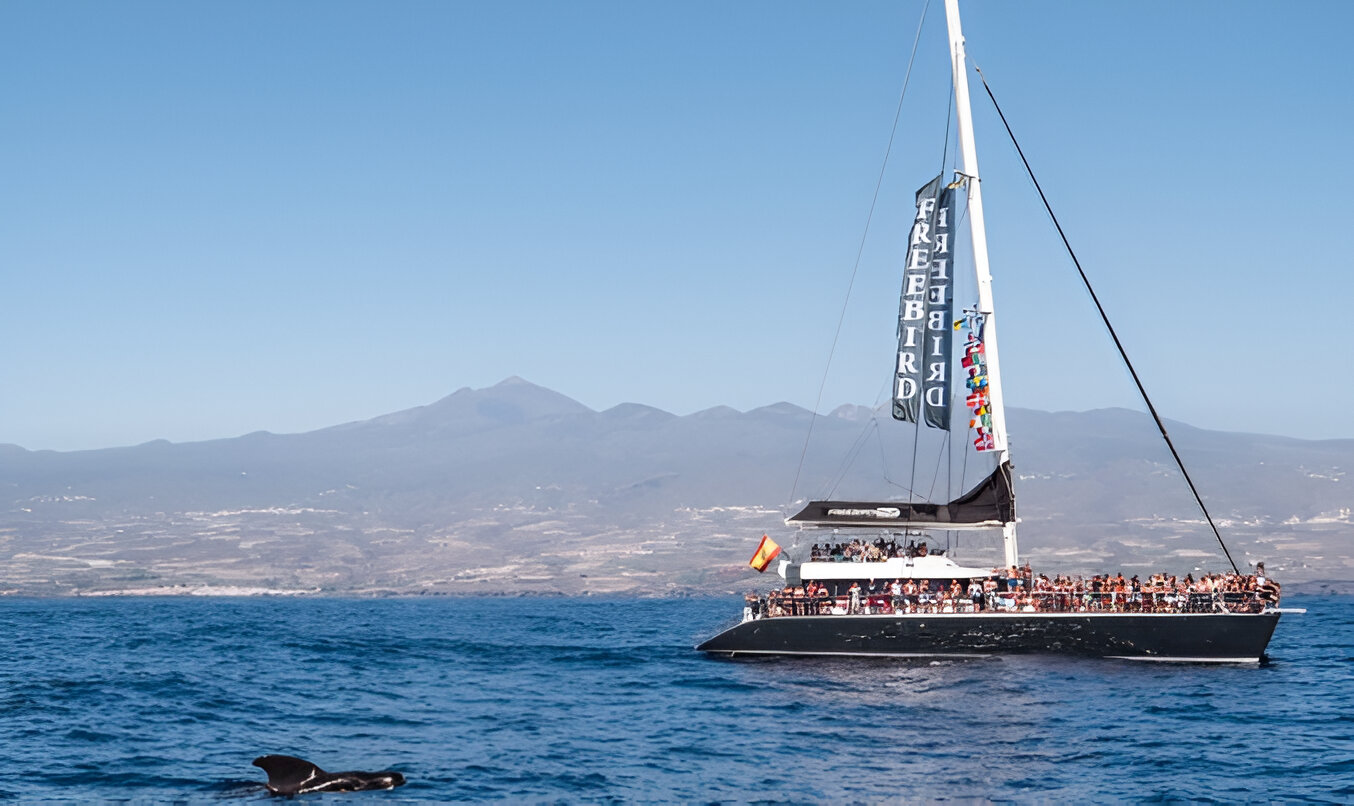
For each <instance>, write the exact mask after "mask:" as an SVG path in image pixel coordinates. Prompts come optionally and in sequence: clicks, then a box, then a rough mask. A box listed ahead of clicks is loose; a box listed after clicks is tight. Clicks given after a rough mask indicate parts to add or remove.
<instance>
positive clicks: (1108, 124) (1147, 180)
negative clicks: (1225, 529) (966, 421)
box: [0, 0, 1354, 450]
mask: <svg viewBox="0 0 1354 806" xmlns="http://www.w3.org/2000/svg"><path fill="white" fill-rule="evenodd" d="M921 9H922V3H921V2H888V3H867V2H858V3H835V2H833V3H829V2H819V3H795V2H785V1H784V0H775V1H774V2H724V1H721V2H683V3H649V2H644V3H633V2H615V3H595V2H568V3H563V2H540V3H522V2H493V3H487V2H485V3H470V2H459V3H457V2H441V1H439V2H427V3H420V2H394V3H388V2H362V3H352V2H331V1H329V0H326V1H325V2H287V3H272V2H268V3H264V2H252V3H251V2H231V3H225V2H216V3H211V2H193V3H182V2H120V3H106V2H88V3H81V2H38V1H37V0H34V1H32V2H23V1H21V0H10V2H5V3H2V4H0V75H3V76H4V79H3V80H0V132H2V136H0V289H2V290H3V309H2V310H3V315H2V316H0V344H2V345H3V349H4V358H3V361H2V362H0V443H3V442H12V443H17V444H19V445H22V446H24V447H27V448H33V449H37V448H54V449H61V450H66V449H78V448H94V447H105V446H112V445H123V444H133V443H138V442H142V441H146V440H150V439H154V438H167V439H170V440H174V441H186V440H200V439H211V438H218V437H229V436H236V435H239V434H242V433H246V432H249V431H254V430H270V431H274V432H292V431H304V430H309V429H313V428H318V427H323V426H326V425H331V424H335V423H339V422H345V421H350V420H356V419H364V418H367V417H371V416H375V415H378V414H382V413H386V412H390V411H394V410H398V409H402V408H408V407H411V406H416V405H422V404H425V403H429V402H432V401H434V400H436V399H437V398H440V397H442V396H444V395H446V394H449V393H451V392H452V391H454V390H456V389H457V388H459V387H462V386H472V387H482V386H488V385H492V384H494V383H496V382H498V381H499V380H501V379H503V378H504V377H507V376H510V375H520V376H522V377H524V378H526V379H528V380H530V381H533V382H535V383H539V384H541V385H544V386H548V387H550V388H552V389H555V390H558V391H560V392H562V393H564V394H567V395H569V396H571V397H574V398H576V399H578V400H579V401H581V402H583V403H585V404H587V405H589V406H591V407H593V408H598V409H602V408H608V407H610V406H613V405H615V404H617V403H621V402H627V401H633V402H639V403H646V404H649V405H653V406H657V407H660V408H663V409H667V410H669V411H673V412H676V413H679V414H686V413H690V412H693V411H697V410H700V409H703V408H707V407H710V406H714V405H720V404H727V405H731V406H734V407H736V408H739V409H748V408H754V407H757V406H762V405H766V404H770V403H774V402H777V401H781V400H788V401H790V402H793V403H797V404H799V405H803V406H806V407H808V406H812V405H813V404H814V402H815V398H816V395H817V391H818V384H819V381H820V379H821V377H822V373H823V369H824V365H825V362H826V360H827V355H828V350H829V348H830V346H831V343H832V337H833V332H834V329H835V327H836V322H837V316H838V312H839V311H840V309H841V306H842V301H843V298H844V296H845V293H846V288H847V283H848V279H849V278H850V275H851V269H852V266H853V263H854V261H855V255H856V251H857V248H858V245H859V243H860V239H861V233H862V231H863V229H864V227H865V222H866V216H867V213H868V211H869V208H870V202H871V195H872V192H873V188H874V183H875V178H876V175H877V173H878V171H879V168H880V165H881V162H882V159H883V154H884V148H885V145H886V143H887V140H888V137H889V132H890V127H891V124H892V120H893V115H894V110H895V106H896V103H897V98H898V93H899V89H900V88H901V86H902V81H903V76H904V74H905V71H906V63H907V57H908V54H909V51H910V48H911V45H912V39H913V35H914V32H915V29H916V25H917V22H918V19H919V17H920V14H921ZM964 10H965V19H964V26H965V31H966V34H967V37H968V41H969V52H970V55H971V56H972V57H973V58H974V59H975V60H976V61H977V63H978V65H979V66H980V67H982V69H983V71H984V73H985V74H986V75H987V76H988V78H989V80H990V81H991V82H993V84H994V89H995V91H996V93H997V95H998V99H999V100H1000V101H1001V103H1002V105H1003V107H1004V109H1005V111H1006V113H1007V115H1008V117H1009V118H1010V119H1011V122H1012V124H1013V126H1014V127H1015V129H1016V133H1017V135H1018V136H1019V137H1020V138H1021V140H1022V145H1023V146H1024V147H1025V149H1026V153H1027V154H1028V155H1029V157H1030V158H1031V160H1032V161H1033V162H1034V165H1035V169H1036V171H1038V172H1039V173H1040V178H1041V181H1042V182H1043V183H1044V186H1045V189H1046V191H1048V193H1049V194H1050V196H1051V197H1052V201H1053V204H1054V206H1055V209H1056V210H1057V211H1058V213H1059V215H1060V217H1061V218H1062V220H1063V223H1064V226H1065V227H1066V229H1067V231H1068V233H1069V235H1070V237H1071V239H1072V242H1073V245H1074V246H1075V247H1076V248H1077V250H1078V252H1079V254H1080V256H1081V258H1082V262H1083V264H1084V265H1085V266H1086V268H1087V270H1088V272H1089V273H1090V274H1091V275H1092V277H1093V279H1094V281H1096V282H1097V283H1098V286H1099V291H1100V293H1101V296H1102V298H1103V299H1104V300H1105V302H1106V304H1107V306H1108V308H1109V310H1110V314H1111V316H1112V317H1114V319H1115V320H1116V324H1117V325H1118V326H1119V327H1120V329H1121V334H1122V336H1123V338H1124V340H1125V342H1126V343H1127V345H1128V347H1129V350H1130V352H1131V353H1132V355H1133V356H1134V357H1135V360H1136V361H1137V362H1138V364H1139V365H1140V369H1141V371H1142V373H1143V376H1144V380H1145V381H1146V382H1147V384H1148V387H1149V390H1152V391H1153V392H1154V393H1155V395H1156V397H1157V399H1158V406H1159V409H1160V410H1161V412H1162V414H1163V415H1165V416H1167V417H1170V418H1174V419H1179V420H1184V421H1186V422H1189V423H1192V424H1194V425H1198V426H1201V427H1207V428H1216V429H1223V430H1238V431H1257V432H1264V433H1277V434H1286V435H1292V436H1300V437H1306V438H1324V437H1354V424H1351V419H1350V418H1349V417H1348V416H1347V415H1346V414H1345V412H1344V404H1345V401H1347V400H1349V399H1350V398H1351V391H1354V389H1352V386H1354V382H1351V379H1350V377H1349V364H1350V347H1351V344H1350V341H1351V339H1350V336H1349V329H1348V327H1346V325H1345V323H1346V319H1347V316H1348V313H1347V311H1348V308H1349V304H1350V303H1349V300H1351V299H1354V277H1351V271H1350V269H1351V265H1350V264H1351V257H1350V256H1351V255H1352V254H1354V243H1351V241H1352V240H1354V238H1352V237H1351V232H1352V231H1354V226H1351V224H1350V221H1349V219H1350V218H1351V212H1352V208H1354V201H1351V199H1352V198H1354V197H1352V196H1351V193H1350V187H1351V184H1354V183H1351V178H1354V177H1351V173H1352V171H1351V161H1350V157H1349V137H1350V135H1349V132H1350V131H1351V130H1354V120H1351V117H1352V116H1351V103H1352V99H1354V89H1351V88H1354V66H1352V65H1351V60H1350V59H1349V56H1348V50H1349V42H1348V37H1349V31H1351V30H1354V3H1345V2H1326V3H1291V4H1279V3H1269V2H1266V3H1246V2H1189V3H1180V2H1176V1H1175V0H1172V1H1171V2H1141V1H1135V2H1131V3H1129V2H1124V3H1088V2H1070V1H1069V2H1021V3H1012V2H1005V1H1004V0H1003V1H998V0H988V1H987V2H970V3H968V4H967V5H965V7H964ZM944 47H945V44H944V21H943V8H942V4H941V2H940V0H933V2H932V7H931V9H930V12H929V14H928V19H927V23H926V28H925V30H924V31H923V48H922V50H921V53H920V55H919V62H918V66H917V68H916V71H915V73H914V75H913V80H912V81H913V83H912V86H911V88H910V89H909V91H908V95H907V99H906V104H905V106H904V109H903V117H902V123H901V124H900V128H899V132H898V139H897V142H896V143H895V146H894V156H893V159H892V160H891V161H890V164H889V168H888V172H887V175H886V177H885V183H884V190H883V192H882V195H881V197H880V201H879V206H878V209H877V210H876V214H875V220H874V224H873V226H872V229H871V233H870V238H869V240H868V241H867V242H866V246H865V249H864V252H863V258H862V261H861V264H860V273H859V276H858V278H857V280H856V285H855V292H854V295H853V297H852V300H851V304H850V308H849V311H848V324H847V326H846V328H845V330H844V331H843V334H842V339H841V343H840V344H839V346H838V350H837V354H836V358H835V359H834V363H833V369H832V373H831V375H830V376H829V385H828V391H827V393H826V395H825V397H824V400H823V404H822V408H823V409H825V410H826V409H830V408H832V407H834V406H836V405H838V404H840V403H844V402H853V403H874V402H875V401H876V400H877V399H878V396H879V394H880V392H881V390H882V389H883V388H885V386H886V384H887V382H888V377H889V372H890V368H891V361H892V358H891V350H892V340H893V327H894V316H895V315H896V308H897V294H898V287H899V282H900V267H899V265H898V264H899V256H900V254H901V252H902V245H903V239H904V237H905V234H906V226H907V223H908V220H909V219H910V217H911V210H910V205H911V194H912V192H913V191H914V190H915V189H916V188H917V187H918V186H920V185H921V184H922V183H924V182H925V181H926V180H927V179H929V178H930V177H931V176H932V175H934V174H935V172H936V170H937V168H938V167H939V165H940V164H941V149H942V148H943V145H944V136H945V125H946V115H947V106H948V92H949V86H948V72H947V71H948V63H947V62H946V57H945V53H944ZM974 93H975V95H974V104H975V114H976V116H977V123H976V128H977V133H978V138H979V157H980V161H981V165H982V168H983V176H984V191H985V197H986V203H987V216H988V221H989V228H990V229H989V236H990V243H991V251H992V259H993V273H994V275H995V278H996V279H995V286H994V287H995V295H996V302H997V306H998V310H999V311H1000V315H1001V328H1002V329H1001V347H1002V358H1003V361H1004V366H1005V373H1006V375H1007V399H1008V402H1009V403H1010V404H1012V405H1017V406H1026V407H1033V408H1040V409H1051V410H1059V409H1087V408H1096V407H1101V406H1115V405H1123V406H1134V407H1136V406H1138V405H1139V404H1138V403H1137V401H1136V399H1135V397H1134V394H1135V393H1134V392H1133V390H1132V388H1131V386H1130V384H1129V381H1128V380H1127V376H1126V374H1125V372H1124V371H1123V370H1122V369H1121V368H1120V366H1119V364H1118V362H1117V359H1116V357H1115V356H1114V354H1113V352H1112V346H1111V344H1110V342H1109V340H1108V338H1107V337H1106V336H1105V335H1104V334H1103V332H1102V331H1101V329H1100V327H1099V325H1098V322H1097V321H1096V319H1095V318H1094V313H1093V311H1092V309H1091V307H1090V305H1089V302H1088V301H1087V299H1086V297H1085V293H1084V292H1083V291H1082V290H1080V287H1079V286H1078V285H1077V281H1076V279H1075V275H1074V271H1073V269H1072V267H1071V265H1070V263H1069V261H1068V260H1067V258H1066V257H1065V256H1064V255H1063V253H1062V252H1061V249H1060V246H1059V243H1058V241H1057V239H1056V234H1055V233H1054V231H1053V230H1052V228H1051V226H1050V225H1049V224H1048V223H1047V220H1046V217H1045V216H1044V214H1043V213H1042V211H1041V209H1040V208H1039V207H1038V206H1037V204H1038V202H1037V198H1036V197H1035V195H1034V193H1033V191H1032V189H1031V187H1030V186H1029V183H1028V181H1027V180H1026V179H1025V178H1024V177H1023V174H1022V173H1021V172H1020V169H1019V166H1018V163H1017V162H1016V158H1015V155H1014V151H1013V149H1012V148H1011V146H1010V145H1009V143H1008V141H1006V139H1005V137H1004V134H1003V133H1002V132H1001V131H1000V130H999V129H998V128H997V123H996V121H995V117H994V115H993V113H992V111H991V108H990V106H989V105H988V104H987V101H986V97H985V96H984V95H983V94H982V91H981V88H980V86H978V85H975V87H974Z"/></svg>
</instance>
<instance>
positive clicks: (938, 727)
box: [0, 596, 1354, 803]
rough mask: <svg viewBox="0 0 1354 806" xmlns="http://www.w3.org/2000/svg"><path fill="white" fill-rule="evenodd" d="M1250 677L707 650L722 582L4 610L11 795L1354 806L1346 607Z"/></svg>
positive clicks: (1353, 681)
mask: <svg viewBox="0 0 1354 806" xmlns="http://www.w3.org/2000/svg"><path fill="white" fill-rule="evenodd" d="M1285 605H1286V606H1301V607H1307V608H1308V609H1309V612H1308V613H1307V614H1306V615H1303V616H1285V617H1284V619H1283V620H1282V621H1281V623H1280V625H1279V629H1278V632H1277V633H1276V634H1275V637H1274V640H1273V642H1272V643H1271V644H1270V655H1271V658H1272V661H1271V662H1270V663H1268V664H1267V665H1264V666H1260V667H1254V666H1239V667H1229V666H1222V667H1216V666H1190V665H1155V664H1136V663H1131V662H1125V661H1091V660H1071V659H1060V658H1005V659H989V660H975V661H962V662H961V661H950V662H926V661H920V662H918V661H913V662H899V661H882V660H881V661H870V660H860V659H851V660H821V659H800V660H749V661H742V660H734V661H730V660H720V659H710V658H706V657H704V656H702V655H699V654H697V653H695V652H693V651H692V647H693V646H694V645H695V644H696V643H697V641H698V640H700V639H702V638H704V637H706V636H708V635H710V634H712V633H713V632H715V631H717V630H718V629H720V628H722V627H724V626H727V625H728V624H729V623H731V622H732V621H733V620H736V618H737V615H738V613H739V612H740V609H741V602H740V601H738V600H737V599H732V598H719V599H673V600H637V599H619V598H601V599H599V598H520V599H507V598H497V599H468V598H465V599H463V598H417V599H375V600H373V599H283V598H241V599H197V598H156V599H146V598H125V599H49V600H38V599H0V625H3V630H4V638H5V640H4V642H3V645H0V798H9V799H16V800H18V801H22V802H33V801H39V802H41V801H77V802H107V801H123V802H147V803H167V802H190V803H215V802H219V801H241V800H243V801H255V800H264V799H267V798H268V794H267V792H266V790H265V789H264V788H263V786H262V781H263V780H264V776H263V773H262V771H261V770H258V769H257V768H255V767H252V766H250V763H249V762H250V761H251V760H252V759H253V758H254V757H255V756H258V755H263V754H266V753H285V754H289V755H297V756H301V757H304V758H308V759H310V760H312V761H314V762H316V763H317V764H319V765H320V766H322V767H325V768H327V769H331V770H347V769H359V770H364V769H365V770H384V769H392V770H398V771H400V772H403V773H404V774H405V775H406V776H407V777H408V779H409V783H408V784H407V785H406V786H404V787H401V788H400V789H396V790H393V791H382V792H363V793H354V794H327V795H309V796H303V797H302V798H300V799H301V800H318V799H324V800H327V801H333V800H336V799H339V800H343V801H345V802H346V801H347V800H351V801H353V802H362V803H367V802H382V803H386V802H389V803H397V802H414V801H434V802H446V801H484V800H512V801H527V802H552V803H553V802H564V803H572V802H659V801H683V802H721V801H722V802H759V801H766V802H770V801H774V802H786V801H792V802H841V801H852V802H880V801H899V800H934V799H942V798H954V799H965V800H969V799H994V800H1010V801H1038V800H1057V801H1071V800H1076V801H1099V802H1108V801H1120V800H1134V801H1144V800H1145V801H1152V800H1158V801H1195V800H1197V801H1226V802H1234V801H1275V800H1281V801H1302V800H1310V801H1315V802H1331V803H1349V802H1352V801H1354V674H1352V673H1354V597H1310V598H1303V597H1297V596H1293V597H1288V599H1286V600H1285Z"/></svg>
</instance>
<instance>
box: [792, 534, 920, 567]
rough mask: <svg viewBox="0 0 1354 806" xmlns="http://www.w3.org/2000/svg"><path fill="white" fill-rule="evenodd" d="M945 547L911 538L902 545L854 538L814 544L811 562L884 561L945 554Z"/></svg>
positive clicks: (895, 542)
mask: <svg viewBox="0 0 1354 806" xmlns="http://www.w3.org/2000/svg"><path fill="white" fill-rule="evenodd" d="M944 553H945V550H944V549H935V550H932V549H928V548H927V547H926V543H925V542H922V543H918V542H916V541H914V540H909V541H908V542H907V545H905V546H900V545H898V542H897V541H896V540H892V539H890V540H885V539H884V538H882V537H879V538H876V539H875V541H874V542H873V543H867V542H866V541H864V540H852V541H851V542H850V543H834V544H832V545H829V544H827V543H824V544H823V545H821V546H820V545H818V544H817V543H814V544H813V548H811V549H809V560H810V561H811V562H820V563H822V562H828V563H830V562H883V561H884V560H887V559H890V558H892V557H925V556H926V555H927V554H937V555H938V554H944Z"/></svg>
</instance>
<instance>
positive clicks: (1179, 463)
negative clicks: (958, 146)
mask: <svg viewBox="0 0 1354 806" xmlns="http://www.w3.org/2000/svg"><path fill="white" fill-rule="evenodd" d="M973 69H974V70H975V71H977V73H978V78H979V79H980V80H981V81H982V82H983V89H984V90H986V91H987V97H988V98H990V99H991V100H992V107H993V108H994V109H996V110H997V116H998V117H1000V118H1001V125H1003V126H1005V127H1006V135H1007V136H1008V137H1010V138H1011V144H1012V145H1014V146H1015V148H1016V153H1017V154H1019V155H1020V161H1021V162H1022V163H1024V165H1025V173H1026V174H1028V175H1029V177H1030V181H1031V182H1033V183H1034V189H1035V190H1037V191H1039V200H1040V201H1042V202H1043V203H1044V209H1045V210H1046V211H1048V217H1049V218H1050V219H1052V221H1053V226H1054V227H1056V228H1057V230H1058V237H1060V238H1062V241H1063V247H1064V248H1065V249H1066V250H1067V254H1068V256H1070V257H1071V258H1072V264H1073V265H1074V266H1076V267H1077V274H1080V275H1081V282H1082V285H1084V286H1086V291H1087V292H1089V293H1090V295H1091V301H1092V302H1094V303H1095V309H1096V310H1097V311H1099V312H1100V320H1101V321H1102V322H1104V323H1105V329H1106V330H1108V331H1109V334H1110V338H1111V339H1113V340H1114V346H1115V348H1116V349H1118V351H1119V357H1120V358H1122V359H1123V360H1124V366H1126V367H1128V374H1129V375H1132V376H1133V383H1134V384H1135V385H1136V386H1137V387H1138V394H1140V395H1142V400H1143V402H1144V403H1146V404H1147V411H1148V413H1150V414H1151V415H1152V419H1153V420H1154V421H1155V422H1156V424H1157V430H1158V431H1160V432H1161V438H1162V439H1163V440H1165V441H1166V447H1167V448H1169V449H1170V451H1171V456H1172V457H1173V458H1174V459H1175V464H1176V467H1179V468H1180V474H1181V475H1182V476H1184V477H1185V483H1186V484H1188V485H1189V491H1190V492H1191V493H1193V494H1194V500H1195V501H1196V502H1198V504H1199V510H1200V511H1201V512H1203V513H1204V519H1205V520H1207V521H1208V525H1209V527H1210V528H1211V529H1212V530H1213V536H1214V537H1216V538H1217V539H1218V545H1219V546H1221V547H1222V553H1223V554H1224V555H1226V557H1227V562H1228V563H1230V564H1231V566H1232V573H1235V574H1240V573H1241V571H1240V569H1238V568H1237V567H1236V561H1235V560H1233V559H1232V553H1231V552H1230V551H1228V550H1227V544H1226V543H1224V542H1223V541H1222V533H1221V532H1219V531H1218V527H1217V524H1215V523H1213V516H1212V515H1210V514H1208V507H1206V506H1204V499H1203V497H1202V496H1200V495H1199V490H1198V488H1197V487H1195V486H1194V480H1193V479H1191V478H1190V477H1189V471H1188V470H1186V469H1185V462H1184V460H1182V459H1181V458H1180V453H1179V452H1178V451H1176V449H1175V444H1174V443H1173V442H1171V435H1170V434H1168V433H1166V424H1165V423H1164V422H1162V420H1161V416H1160V415H1159V414H1157V407H1156V406H1153V405H1152V398H1150V397H1148V396H1147V389H1146V387H1144V386H1143V385H1142V379H1141V378H1139V377H1138V371H1137V370H1136V369H1134V368H1133V362H1132V361H1130V360H1128V351H1127V350H1125V349H1124V345H1123V342H1121V341H1119V334H1117V333H1115V332H1114V325H1111V324H1110V318H1109V315H1108V314H1106V313H1105V307H1104V306H1103V305H1101V304H1100V298H1099V297H1098V296H1096V293H1095V289H1094V288H1092V287H1091V280H1090V278H1088V277H1087V276H1086V272H1085V271H1084V270H1083V269H1082V268H1081V261H1080V260H1077V253H1076V252H1074V251H1072V244H1071V243H1070V242H1068V240H1067V234H1066V233H1064V232H1063V227H1062V224H1059V223H1058V217H1057V216H1056V215H1054V214H1053V206H1052V205H1050V204H1049V203H1048V197H1047V196H1045V195H1044V189H1043V188H1042V187H1040V186H1039V180H1038V179H1036V178H1035V176H1034V169H1033V168H1031V167H1030V161H1029V160H1027V159H1025V151H1024V149H1022V148H1021V147H1020V143H1019V142H1017V141H1016V137H1015V132H1013V131H1011V124H1010V123H1007V122H1006V115H1004V114H1003V113H1002V111H1001V105H1000V104H998V103H997V96H995V95H993V94H992V88H991V87H989V86H988V85H987V77H986V76H984V75H983V71H982V69H980V68H979V67H978V65H977V64H976V63H975V64H974V65H973Z"/></svg>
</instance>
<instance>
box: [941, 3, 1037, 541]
mask: <svg viewBox="0 0 1354 806" xmlns="http://www.w3.org/2000/svg"><path fill="white" fill-rule="evenodd" d="M945 20H946V22H947V24H948V27H949V31H950V66H951V67H952V69H953V70H954V105H955V114H956V119H957V121H956V122H957V123H958V128H959V154H960V157H961V158H962V160H963V165H964V167H963V173H964V175H965V176H967V177H968V214H969V228H970V230H971V232H972V233H973V265H974V270H975V271H976V273H977V275H978V310H979V311H981V312H982V313H983V314H984V315H985V316H986V322H985V324H984V326H983V351H984V353H985V354H986V358H987V396H988V409H989V411H990V413H991V415H992V444H993V446H994V447H995V448H996V451H997V465H998V466H1000V465H1001V464H1002V463H1004V462H1006V461H1008V460H1009V459H1010V455H1011V451H1010V447H1009V446H1008V445H1007V442H1006V406H1005V403H1004V402H1003V401H1002V393H1001V364H1000V362H999V361H998V360H997V317H996V313H995V311H994V310H993V307H992V273H991V270H990V269H989V267H988V264H987V227H986V225H985V223H984V221H983V186H982V181H981V180H980V179H979V176H980V174H979V173H978V152H977V149H975V148H974V145H973V113H972V111H971V110H970V109H969V98H968V70H967V68H966V64H967V59H966V56H965V53H964V32H963V31H961V30H960V28H959V0H945ZM1001 533H1002V541H1003V543H1004V545H1005V548H1006V565H1007V566H1012V565H1019V561H1020V558H1019V553H1018V552H1017V550H1016V525H1015V524H1014V523H1008V524H1006V525H1005V526H1004V527H1002V530H1001Z"/></svg>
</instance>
